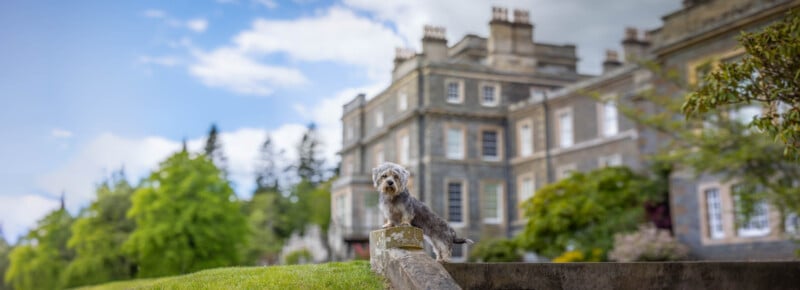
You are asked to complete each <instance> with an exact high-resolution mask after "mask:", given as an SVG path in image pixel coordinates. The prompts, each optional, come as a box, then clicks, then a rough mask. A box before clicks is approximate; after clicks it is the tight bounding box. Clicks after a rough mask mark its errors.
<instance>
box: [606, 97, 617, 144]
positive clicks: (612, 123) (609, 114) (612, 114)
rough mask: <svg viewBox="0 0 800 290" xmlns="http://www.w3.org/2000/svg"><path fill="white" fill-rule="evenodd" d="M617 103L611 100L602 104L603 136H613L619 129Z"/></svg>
mask: <svg viewBox="0 0 800 290" xmlns="http://www.w3.org/2000/svg"><path fill="white" fill-rule="evenodd" d="M617 124H618V123H617V105H616V104H615V103H614V102H613V101H609V102H606V103H604V104H603V136H613V135H615V134H617V132H618V131H619V126H618V125H617Z"/></svg>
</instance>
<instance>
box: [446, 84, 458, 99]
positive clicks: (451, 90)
mask: <svg viewBox="0 0 800 290" xmlns="http://www.w3.org/2000/svg"><path fill="white" fill-rule="evenodd" d="M458 93H459V84H458V83H457V82H449V83H447V101H448V102H458V101H459V99H460V98H459V96H458Z"/></svg>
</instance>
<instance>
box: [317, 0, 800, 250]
mask: <svg viewBox="0 0 800 290" xmlns="http://www.w3.org/2000/svg"><path fill="white" fill-rule="evenodd" d="M673 1H675V0H673ZM683 3H684V5H683V7H682V8H681V9H679V10H677V11H674V12H672V13H670V14H668V15H665V16H663V17H662V19H663V25H662V26H661V27H659V28H656V29H652V30H647V31H645V32H644V33H639V31H637V29H634V28H628V29H627V30H626V31H625V36H624V39H623V40H622V44H623V48H624V53H623V55H624V59H625V61H626V62H623V59H622V57H619V56H618V55H617V53H616V52H614V51H608V52H607V53H606V60H605V61H604V63H603V68H604V71H603V74H601V75H599V76H590V75H584V74H580V73H578V72H577V70H576V63H577V61H578V58H577V56H576V52H575V46H574V45H568V44H567V45H563V44H549V43H540V42H536V41H535V39H534V25H533V24H532V23H531V22H530V19H529V17H528V12H527V11H524V10H513V11H512V13H510V15H509V11H508V10H507V9H505V8H498V7H495V8H493V9H492V16H491V21H490V22H489V36H488V37H483V36H478V35H471V34H468V35H466V36H464V37H463V38H462V39H460V40H459V41H457V42H455V44H452V45H448V40H447V39H446V38H445V33H444V28H441V27H431V26H426V27H425V28H424V37H423V38H422V51H421V52H414V51H409V50H405V49H398V50H397V53H396V56H395V59H394V69H393V70H392V82H391V84H390V85H389V86H388V87H387V88H386V89H385V90H383V91H382V92H380V93H379V94H377V95H375V96H372V97H371V98H369V99H367V97H366V96H365V95H363V94H362V95H358V96H356V97H355V98H354V99H353V100H352V101H350V102H348V103H347V104H345V105H344V112H343V115H342V118H341V120H342V127H343V139H342V140H343V144H342V149H341V151H340V155H341V160H342V163H341V164H342V165H341V174H340V178H339V179H338V180H336V181H335V183H334V184H333V188H332V193H331V194H332V198H331V206H332V210H331V213H332V223H331V229H330V231H329V235H330V236H329V240H330V242H331V244H332V250H333V252H334V253H333V256H334V257H335V259H348V258H352V257H353V256H354V255H358V253H363V252H364V248H365V247H367V245H368V236H369V232H370V231H372V230H375V229H377V228H379V227H380V225H381V224H382V223H383V218H382V216H381V214H380V211H379V210H378V206H377V204H378V193H377V192H376V190H375V189H374V188H373V186H372V180H371V169H372V168H373V167H375V166H376V165H377V164H380V163H382V162H384V161H391V162H395V163H398V164H401V165H403V166H405V167H406V168H408V169H409V171H411V172H412V180H411V182H410V183H409V190H410V192H411V193H412V194H413V195H415V196H416V197H417V198H418V199H420V200H421V201H423V202H424V203H425V204H427V205H428V206H429V207H431V209H432V210H433V211H435V212H436V213H437V214H438V215H440V216H441V217H443V218H445V219H446V220H448V221H449V222H450V224H451V225H452V226H453V228H455V229H456V231H457V232H458V235H459V236H465V237H469V238H471V239H473V240H476V241H479V240H481V239H483V238H487V237H511V236H513V235H515V234H516V233H517V232H518V231H520V230H521V229H522V227H523V226H524V223H525V220H524V219H523V217H522V216H521V212H520V210H519V204H520V202H521V201H524V200H526V199H528V198H530V197H531V196H533V195H534V193H535V191H536V190H537V189H538V188H541V187H542V186H544V185H546V184H548V183H551V182H554V181H557V180H559V179H560V178H563V177H565V176H567V175H568V174H569V173H570V172H572V171H582V172H583V171H590V170H593V169H596V168H600V167H603V166H616V165H625V166H628V167H630V168H633V169H634V170H641V169H643V168H644V167H645V158H644V157H645V156H647V155H648V154H651V153H653V152H655V151H656V150H657V149H658V146H659V144H662V142H663V140H662V139H661V138H663V136H660V135H659V134H656V133H654V132H651V131H649V130H648V129H644V128H641V127H640V126H637V125H636V124H635V123H633V122H632V121H630V120H628V119H626V118H624V117H623V116H622V114H621V113H619V112H618V111H617V105H616V104H617V102H626V101H629V100H630V99H631V98H632V97H634V96H636V95H637V94H638V93H641V92H642V91H644V90H650V89H653V88H654V87H657V86H658V85H659V82H658V81H657V80H656V77H655V76H654V75H653V74H652V73H651V72H650V71H649V70H647V69H645V68H642V67H640V66H639V65H637V64H636V63H634V62H633V61H628V60H631V59H647V60H652V61H655V62H657V63H659V64H660V65H662V66H664V67H667V68H673V69H677V71H680V72H683V76H684V77H685V78H686V79H687V80H688V81H690V82H691V81H694V79H693V78H695V75H696V74H695V71H696V69H697V66H698V65H699V64H700V63H705V62H706V61H707V60H708V59H712V58H718V57H721V56H734V55H737V54H741V53H742V51H741V49H740V48H737V42H736V40H735V36H737V35H738V34H739V33H740V31H742V30H749V29H754V28H757V27H762V26H764V25H765V24H768V23H770V22H772V21H775V20H777V19H780V18H782V17H783V14H784V13H785V12H786V11H787V10H788V9H791V8H793V7H798V6H800V1H798V0H694V1H691V0H684V1H683ZM587 92H595V93H599V95H600V96H601V99H602V100H603V101H598V100H597V99H595V98H592V97H589V96H587ZM670 182H671V184H670V188H671V192H670V204H669V207H670V211H671V212H670V213H671V219H672V227H673V231H674V233H675V235H676V237H677V238H678V239H679V240H680V241H681V242H683V243H685V244H686V245H688V246H689V247H690V248H691V250H692V255H693V257H695V258H701V259H786V258H790V257H791V255H792V252H793V251H794V249H795V248H796V247H797V245H796V244H794V243H793V242H792V241H790V239H789V238H788V236H789V234H792V233H794V232H796V231H797V218H796V217H794V218H793V219H791V220H790V219H787V222H786V223H782V222H781V219H783V218H787V217H782V216H780V214H779V213H778V212H777V211H776V210H769V208H768V206H766V205H763V206H761V207H759V210H757V211H756V213H755V215H754V216H753V218H752V219H751V222H750V223H747V224H745V225H739V226H738V227H737V226H735V225H734V222H733V220H734V218H735V217H734V215H735V213H734V212H733V210H732V208H733V206H734V205H733V203H734V199H733V198H732V196H731V193H730V191H731V186H732V185H731V184H726V183H723V182H721V181H720V180H718V179H715V178H713V177H708V176H706V177H701V178H696V177H695V176H694V175H689V174H681V173H680V172H677V173H673V176H672V177H671V178H670ZM782 224H785V225H786V226H785V227H781V226H780V225H782ZM468 252H469V247H468V246H459V245H456V248H455V249H454V251H453V255H454V258H453V260H455V261H459V260H464V259H465V257H466V255H467V254H468Z"/></svg>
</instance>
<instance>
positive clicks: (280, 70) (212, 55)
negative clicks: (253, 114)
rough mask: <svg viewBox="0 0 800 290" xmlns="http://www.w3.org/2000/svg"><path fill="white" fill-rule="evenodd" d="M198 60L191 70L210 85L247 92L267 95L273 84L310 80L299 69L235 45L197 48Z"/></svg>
mask: <svg viewBox="0 0 800 290" xmlns="http://www.w3.org/2000/svg"><path fill="white" fill-rule="evenodd" d="M194 55H195V57H196V59H197V63H195V64H193V65H191V66H190V67H189V73H190V74H191V75H193V76H195V77H197V78H198V79H200V80H201V81H202V82H203V83H204V84H205V85H207V86H210V87H220V88H224V89H228V90H231V91H233V92H236V93H240V94H245V95H257V96H267V95H269V94H271V93H272V91H273V87H275V86H281V87H290V86H297V85H302V84H305V83H307V82H308V80H307V79H306V77H305V76H304V75H303V73H301V72H300V71H299V70H297V69H293V68H286V67H278V66H270V65H266V64H263V63H261V62H258V61H256V60H254V59H253V57H251V56H250V55H247V54H245V53H243V52H241V51H239V50H236V49H232V48H220V49H217V50H214V51H212V52H209V53H206V52H202V51H195V52H194Z"/></svg>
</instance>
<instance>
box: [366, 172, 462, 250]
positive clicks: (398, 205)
mask: <svg viewBox="0 0 800 290" xmlns="http://www.w3.org/2000/svg"><path fill="white" fill-rule="evenodd" d="M409 176H410V173H409V172H408V170H406V169H405V168H403V167H402V166H400V165H397V164H394V163H391V162H385V163H383V164H381V165H379V166H378V167H375V168H373V169H372V182H373V183H374V185H375V188H377V189H378V191H380V202H379V205H380V209H381V212H383V216H384V217H385V218H386V220H387V221H386V224H384V225H383V228H388V227H394V226H398V225H400V226H415V227H418V228H420V229H422V233H423V234H424V235H425V240H426V241H428V243H429V244H431V246H432V247H433V252H434V253H435V254H436V261H438V262H447V261H448V260H450V256H451V254H452V250H453V244H464V243H468V244H472V243H473V241H472V240H470V239H464V238H459V237H456V231H455V230H453V228H451V227H450V225H448V224H447V222H446V221H445V220H444V219H442V218H440V217H439V216H437V215H436V214H435V213H433V211H432V210H431V209H430V208H428V207H427V206H426V205H425V204H424V203H422V202H421V201H419V200H418V199H416V198H414V197H413V196H411V194H409V193H408V188H406V184H407V183H408V177H409Z"/></svg>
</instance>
